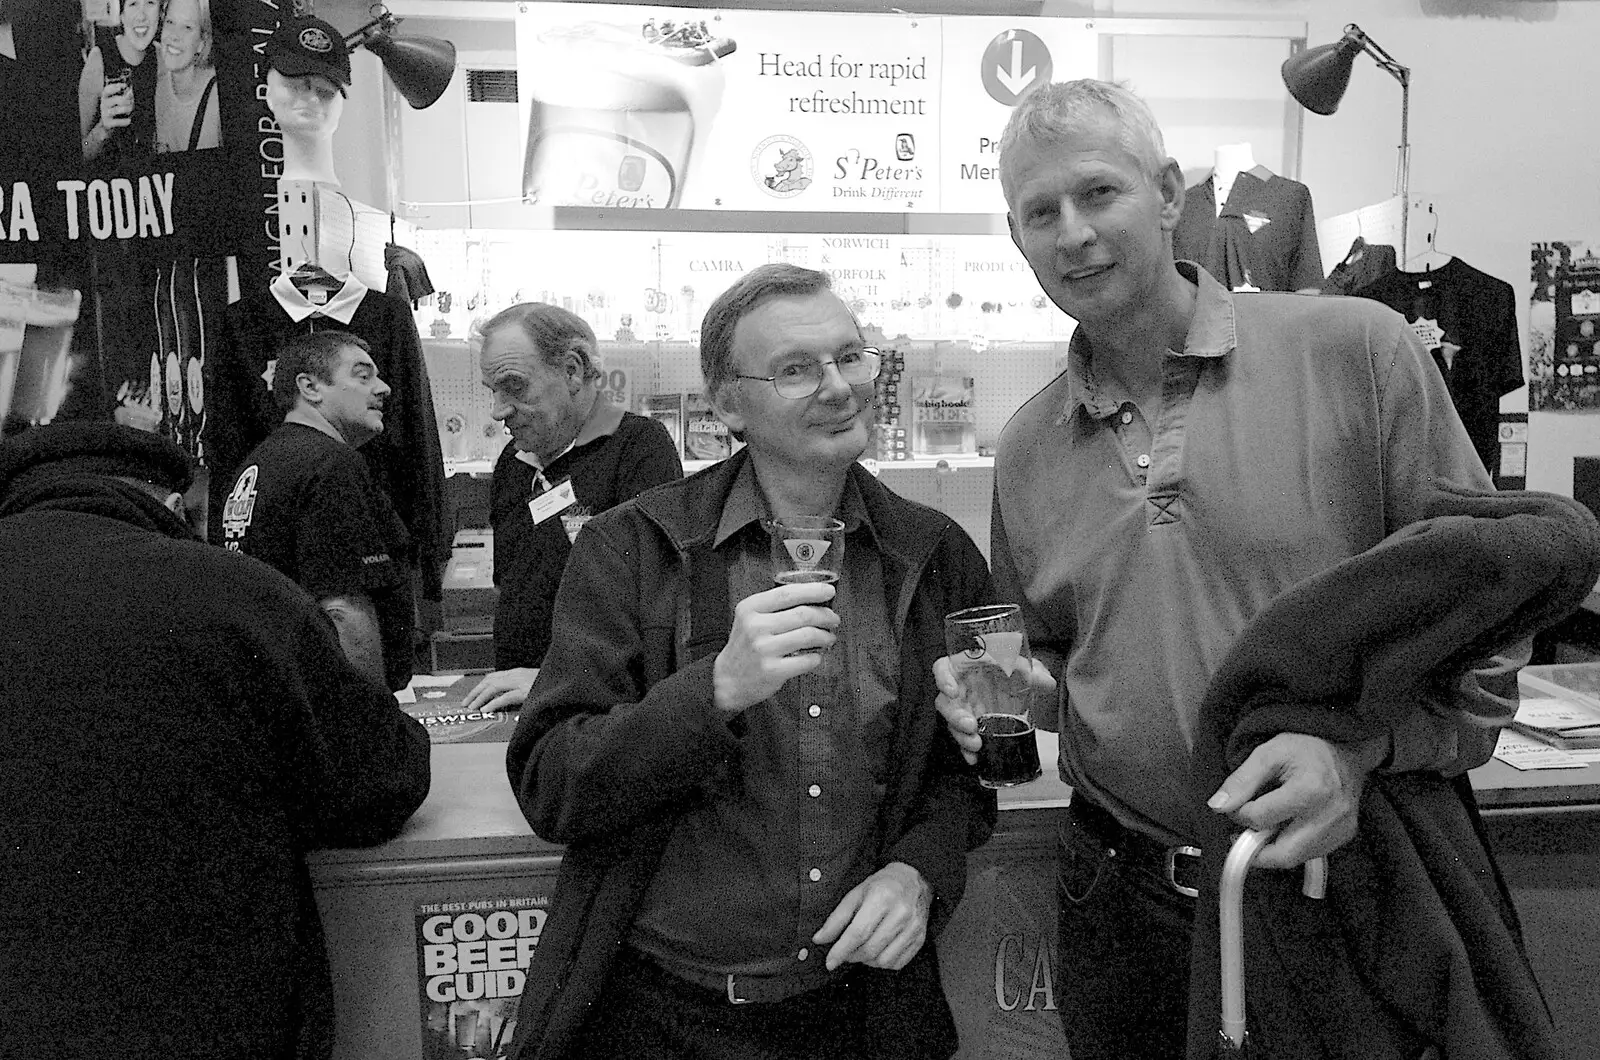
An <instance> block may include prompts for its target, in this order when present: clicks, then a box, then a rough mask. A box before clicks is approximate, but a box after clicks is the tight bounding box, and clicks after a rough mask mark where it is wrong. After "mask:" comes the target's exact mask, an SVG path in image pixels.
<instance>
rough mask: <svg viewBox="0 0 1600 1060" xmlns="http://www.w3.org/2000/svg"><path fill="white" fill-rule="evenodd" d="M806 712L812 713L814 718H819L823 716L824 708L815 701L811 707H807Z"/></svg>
mask: <svg viewBox="0 0 1600 1060" xmlns="http://www.w3.org/2000/svg"><path fill="white" fill-rule="evenodd" d="M806 713H807V714H810V715H811V716H812V717H813V718H819V717H821V716H822V708H821V707H819V706H817V705H816V704H815V703H813V704H811V706H810V707H808V708H806Z"/></svg>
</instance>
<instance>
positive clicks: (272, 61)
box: [267, 15, 350, 96]
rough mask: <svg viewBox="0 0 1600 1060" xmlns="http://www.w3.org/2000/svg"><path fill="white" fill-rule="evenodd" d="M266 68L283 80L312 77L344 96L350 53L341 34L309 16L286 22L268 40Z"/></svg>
mask: <svg viewBox="0 0 1600 1060" xmlns="http://www.w3.org/2000/svg"><path fill="white" fill-rule="evenodd" d="M267 66H268V67H269V68H271V69H273V70H276V71H278V72H279V73H280V74H283V75H284V76H285V77H304V76H306V75H309V74H315V75H317V76H319V77H326V78H327V79H328V80H329V81H332V82H333V83H334V84H335V85H337V86H339V94H340V95H341V96H347V95H349V93H347V92H346V91H345V88H346V86H348V85H349V84H350V51H349V49H348V48H346V47H345V46H344V34H342V33H340V32H339V31H338V30H337V29H335V28H334V27H333V26H332V25H331V24H330V23H328V22H324V21H323V20H322V19H320V18H314V17H312V16H310V15H301V16H297V17H290V18H285V19H284V20H283V21H281V22H279V23H278V28H277V29H276V30H275V31H274V32H273V34H272V36H271V37H270V38H269V39H268V40H267Z"/></svg>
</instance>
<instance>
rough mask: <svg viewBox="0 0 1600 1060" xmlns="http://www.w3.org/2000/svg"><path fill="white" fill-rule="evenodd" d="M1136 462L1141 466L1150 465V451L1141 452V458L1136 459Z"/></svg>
mask: <svg viewBox="0 0 1600 1060" xmlns="http://www.w3.org/2000/svg"><path fill="white" fill-rule="evenodd" d="M1134 463H1135V464H1138V465H1139V466H1140V467H1149V466H1150V454H1149V453H1140V454H1139V459H1137V460H1135V461H1134Z"/></svg>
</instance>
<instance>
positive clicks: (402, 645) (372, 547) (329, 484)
mask: <svg viewBox="0 0 1600 1060" xmlns="http://www.w3.org/2000/svg"><path fill="white" fill-rule="evenodd" d="M225 492H226V493H227V496H228V500H227V503H226V504H225V505H224V506H223V508H222V509H220V510H219V512H218V513H217V514H215V515H213V516H212V517H211V519H210V523H211V525H213V526H219V527H220V528H221V530H222V535H223V542H224V544H226V546H227V547H228V548H230V549H232V550H234V551H237V552H243V553H244V554H245V555H247V556H254V557H255V558H256V559H259V560H261V561H262V562H263V563H267V564H270V565H271V566H273V567H275V568H277V569H278V570H279V571H281V572H282V573H283V574H284V575H285V576H287V577H288V578H289V579H291V580H292V581H294V582H295V583H296V584H298V585H300V586H301V587H302V588H304V589H305V590H306V591H307V592H309V593H310V594H311V595H312V596H314V597H316V598H317V599H318V600H326V599H328V598H329V597H335V596H345V595H347V594H351V593H362V594H364V595H366V596H367V597H368V598H369V599H370V600H371V601H372V606H373V609H374V610H375V611H376V612H377V616H378V632H379V636H380V638H381V640H382V643H383V670H384V677H385V679H386V680H387V681H388V683H389V688H390V690H391V691H398V690H399V689H401V688H404V687H405V686H406V682H408V681H410V680H411V669H412V662H411V635H412V629H413V627H414V622H413V620H412V603H411V569H410V567H409V566H408V565H407V563H406V553H407V552H408V551H409V546H410V541H409V540H408V537H407V535H406V529H405V526H404V525H403V524H402V523H401V522H400V517H399V516H397V515H396V514H395V511H394V506H393V505H392V504H390V503H389V498H388V497H387V496H386V495H385V494H384V492H383V491H382V490H380V489H379V488H378V487H377V486H376V485H375V484H374V483H373V481H372V475H371V474H370V473H369V472H368V471H367V467H366V465H365V464H364V463H362V461H361V459H360V457H358V456H357V455H356V451H355V450H354V449H352V448H351V447H350V446H348V445H346V444H345V443H343V442H341V441H339V440H338V439H335V438H331V437H329V436H328V435H326V434H323V433H322V432H321V431H319V430H317V429H316V428H315V427H308V426H306V425H305V424H302V423H285V424H283V425H282V426H280V427H279V428H278V430H277V432H276V433H274V434H273V435H272V437H270V438H268V439H267V440H266V441H265V442H263V443H262V444H261V445H259V446H257V447H256V448H255V449H253V450H252V451H251V452H250V454H249V455H248V456H247V457H246V458H245V461H244V467H243V468H242V469H241V470H240V472H239V476H238V479H237V480H236V481H230V482H229V483H228V488H227V489H226V490H225Z"/></svg>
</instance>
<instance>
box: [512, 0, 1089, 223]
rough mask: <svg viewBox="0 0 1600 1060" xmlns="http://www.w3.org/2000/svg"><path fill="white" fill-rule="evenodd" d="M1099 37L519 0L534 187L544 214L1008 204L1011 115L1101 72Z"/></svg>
mask: <svg viewBox="0 0 1600 1060" xmlns="http://www.w3.org/2000/svg"><path fill="white" fill-rule="evenodd" d="M708 16H709V17H708ZM1098 40H1099V37H1098V35H1097V34H1096V33H1095V32H1094V31H1093V29H1092V28H1091V26H1090V24H1089V23H1088V22H1087V21H1085V20H1081V19H1060V18H1026V17H1021V18H1003V17H995V16H972V17H949V18H942V17H929V16H920V15H917V16H913V15H908V14H886V15H875V14H873V15H869V14H850V13H838V12H828V13H826V14H821V15H819V14H817V13H813V12H804V11H792V12H791V11H718V12H708V11H706V10H704V9H698V8H673V7H665V6H651V5H622V4H588V3H583V4H571V3H548V4H525V5H521V6H520V8H519V14H518V15H517V80H518V85H519V86H523V90H522V91H520V92H519V106H520V107H521V115H522V117H521V121H522V128H523V129H525V130H526V133H525V138H524V144H523V153H522V165H523V171H522V185H521V186H522V190H523V194H524V196H525V197H526V198H527V200H528V201H530V202H531V203H535V204H538V205H540V206H545V207H550V206H588V207H603V208H607V209H625V208H644V209H699V210H716V209H727V210H783V211H790V210H794V211H830V212H833V211H842V212H863V211H871V212H886V211H912V212H917V213H928V212H946V213H950V212H958V213H1004V212H1005V206H1004V203H1003V201H1002V199H1001V195H1000V187H999V180H998V174H999V141H1000V132H1001V130H1002V129H1003V128H1004V126H1005V122H1006V119H1007V118H1008V117H1009V116H1010V112H1011V108H1012V107H1014V106H1015V105H1016V103H1017V101H1018V100H1019V99H1021V98H1022V97H1023V96H1024V95H1026V94H1027V93H1028V92H1029V91H1031V90H1032V89H1034V88H1035V87H1037V86H1039V85H1041V84H1046V83H1048V82H1049V81H1051V80H1053V79H1054V80H1060V79H1063V78H1071V77H1085V76H1093V75H1094V74H1095V73H1096V70H1097V67H1098V54H1099V53H1098Z"/></svg>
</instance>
